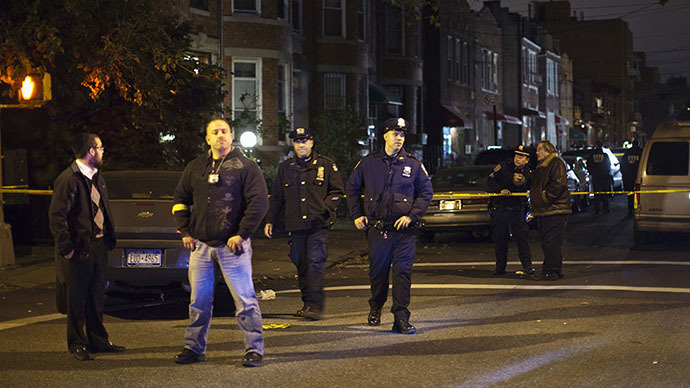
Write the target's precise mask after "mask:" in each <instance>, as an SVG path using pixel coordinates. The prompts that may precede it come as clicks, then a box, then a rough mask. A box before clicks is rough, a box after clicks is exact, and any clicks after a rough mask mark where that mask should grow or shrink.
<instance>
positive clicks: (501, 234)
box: [487, 146, 535, 275]
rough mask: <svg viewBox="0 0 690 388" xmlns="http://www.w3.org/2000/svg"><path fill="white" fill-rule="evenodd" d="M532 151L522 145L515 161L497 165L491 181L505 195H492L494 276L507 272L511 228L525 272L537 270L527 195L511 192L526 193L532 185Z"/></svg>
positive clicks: (493, 190) (491, 186) (492, 185)
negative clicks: (530, 152) (531, 250)
mask: <svg viewBox="0 0 690 388" xmlns="http://www.w3.org/2000/svg"><path fill="white" fill-rule="evenodd" d="M529 159H530V154H529V152H528V151H527V150H526V149H525V148H524V146H518V148H517V149H516V150H515V156H514V157H513V160H506V161H503V162H501V163H499V164H497V165H496V167H494V170H493V172H491V174H489V178H488V179H487V182H488V184H489V189H490V190H491V192H493V193H501V195H503V197H492V198H491V202H492V205H493V206H495V208H496V210H495V211H494V213H493V217H492V218H493V223H494V225H493V238H494V242H495V243H496V248H495V249H496V270H494V275H504V274H505V273H506V263H507V261H508V240H509V238H510V231H511V230H512V231H513V236H514V237H515V240H517V244H518V255H519V256H520V262H521V263H522V268H523V270H524V273H525V274H528V275H532V274H534V273H535V270H534V268H532V255H531V253H530V249H529V242H528V241H527V237H528V232H529V228H528V226H527V221H526V220H525V213H526V210H527V196H510V194H511V193H525V192H527V189H528V187H529V181H530V179H531V175H532V172H531V171H530V169H529V166H528V163H529Z"/></svg>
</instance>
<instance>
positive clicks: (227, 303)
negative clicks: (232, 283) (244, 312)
mask: <svg viewBox="0 0 690 388" xmlns="http://www.w3.org/2000/svg"><path fill="white" fill-rule="evenodd" d="M213 315H214V316H227V317H229V316H234V315H235V301H234V300H233V299H232V294H230V290H229V289H228V286H227V285H225V282H223V281H218V282H216V288H215V290H214V291H213Z"/></svg>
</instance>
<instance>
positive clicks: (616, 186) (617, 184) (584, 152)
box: [563, 147, 623, 191]
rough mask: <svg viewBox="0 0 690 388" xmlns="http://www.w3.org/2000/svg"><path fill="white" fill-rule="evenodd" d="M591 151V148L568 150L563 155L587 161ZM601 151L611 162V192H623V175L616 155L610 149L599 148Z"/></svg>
mask: <svg viewBox="0 0 690 388" xmlns="http://www.w3.org/2000/svg"><path fill="white" fill-rule="evenodd" d="M592 150H593V148H591V147H588V148H577V149H570V150H567V151H565V152H564V153H563V155H564V156H567V155H575V156H580V157H582V158H584V159H585V160H587V158H588V157H589V155H590V154H591V153H592ZM601 150H602V151H604V153H605V154H606V155H608V157H609V161H610V162H611V176H612V179H611V191H614V190H623V174H622V173H621V164H620V162H619V161H618V158H617V157H616V155H614V154H613V152H612V151H611V150H610V149H608V148H606V147H601Z"/></svg>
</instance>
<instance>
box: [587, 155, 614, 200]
mask: <svg viewBox="0 0 690 388" xmlns="http://www.w3.org/2000/svg"><path fill="white" fill-rule="evenodd" d="M587 170H589V174H590V175H591V176H592V186H593V188H594V191H595V192H602V191H610V190H611V161H610V159H609V156H608V155H607V154H606V153H605V152H604V151H603V150H602V149H601V142H597V145H596V147H595V148H594V150H592V153H591V154H590V155H589V157H588V158H587ZM602 204H603V205H604V212H605V213H609V212H611V209H610V208H609V195H608V194H595V195H594V211H595V212H596V214H599V212H600V211H601V206H602Z"/></svg>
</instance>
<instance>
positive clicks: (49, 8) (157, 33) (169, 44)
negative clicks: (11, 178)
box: [0, 0, 224, 169]
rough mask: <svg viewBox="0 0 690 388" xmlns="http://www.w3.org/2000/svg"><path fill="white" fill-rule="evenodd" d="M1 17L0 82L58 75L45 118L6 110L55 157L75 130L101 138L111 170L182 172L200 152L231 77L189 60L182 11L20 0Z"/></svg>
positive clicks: (2, 9) (154, 3) (149, 0)
mask: <svg viewBox="0 0 690 388" xmlns="http://www.w3.org/2000/svg"><path fill="white" fill-rule="evenodd" d="M0 15H1V16H0V43H1V47H2V49H0V81H2V82H5V83H7V84H10V85H11V86H12V87H13V88H16V85H17V82H18V80H20V79H23V77H24V74H26V73H27V72H29V71H31V70H32V69H36V68H39V69H42V70H44V71H49V72H50V73H51V74H52V79H53V88H52V89H53V101H52V102H50V103H48V104H46V106H45V107H44V108H42V109H41V110H40V112H38V114H37V113H36V112H32V114H27V112H12V113H11V114H4V116H6V117H7V116H9V117H8V120H6V121H5V122H4V123H3V124H5V125H3V127H4V128H13V129H14V130H15V131H18V133H17V135H18V136H23V137H24V138H25V140H24V141H25V143H27V144H28V143H32V141H29V140H28V139H26V137H29V138H31V140H37V139H39V140H45V141H44V142H42V144H40V145H41V146H43V147H44V149H46V150H48V151H53V152H52V155H53V156H54V157H55V156H57V155H64V153H63V152H61V151H63V150H64V149H66V144H67V143H66V142H67V139H68V138H69V137H70V136H71V134H72V133H75V132H81V131H89V132H95V133H97V134H99V135H100V136H101V137H102V138H103V140H104V143H105V145H106V148H107V150H108V152H107V153H106V158H105V161H106V163H107V164H108V165H109V166H110V168H112V169H123V168H135V167H148V168H176V167H181V166H182V165H183V164H184V163H186V162H187V161H188V160H190V159H191V158H192V157H194V156H195V155H197V154H198V152H199V151H200V150H201V145H202V144H203V140H202V139H203V135H202V133H203V132H202V131H203V127H204V124H205V122H206V120H207V119H208V116H209V114H213V113H214V112H219V111H220V103H221V102H222V100H223V97H224V92H223V90H222V83H221V80H222V79H223V75H224V74H223V72H222V69H220V68H218V67H217V66H212V65H209V64H205V63H202V62H200V61H198V60H195V59H191V58H189V57H188V56H186V55H185V51H186V50H187V48H188V47H189V39H188V32H189V28H188V26H187V24H185V23H184V22H183V21H182V20H181V19H180V15H181V12H180V10H178V9H175V8H174V7H171V6H170V4H169V3H168V2H165V1H160V0H137V1H127V0H13V1H9V2H0ZM26 128H41V129H42V130H41V131H40V133H35V132H34V133H31V132H27V131H26ZM4 130H5V129H4ZM25 132H27V133H25ZM162 138H165V139H168V141H161V139H162ZM20 146H21V145H20ZM68 156H69V155H68ZM53 162H54V160H53Z"/></svg>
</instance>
